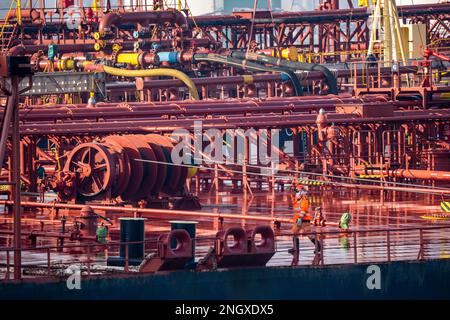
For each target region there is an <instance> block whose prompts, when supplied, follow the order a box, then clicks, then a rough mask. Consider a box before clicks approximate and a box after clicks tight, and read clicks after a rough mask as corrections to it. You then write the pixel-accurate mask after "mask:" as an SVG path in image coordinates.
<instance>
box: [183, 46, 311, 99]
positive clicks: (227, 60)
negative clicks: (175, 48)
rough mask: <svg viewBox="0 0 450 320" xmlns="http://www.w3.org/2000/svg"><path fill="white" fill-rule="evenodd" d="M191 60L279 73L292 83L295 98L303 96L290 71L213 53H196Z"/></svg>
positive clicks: (298, 83)
mask: <svg viewBox="0 0 450 320" xmlns="http://www.w3.org/2000/svg"><path fill="white" fill-rule="evenodd" d="M192 59H193V61H194V62H195V61H210V62H219V63H223V64H227V65H232V66H235V67H238V68H240V69H243V70H250V71H264V72H274V71H275V72H279V73H282V74H285V75H287V76H288V77H289V79H290V80H291V81H292V84H293V86H294V90H295V95H296V96H302V95H303V90H302V86H301V84H300V81H299V80H298V78H297V76H296V75H295V73H294V72H293V71H291V70H285V69H283V68H279V67H267V66H264V65H262V64H259V63H254V62H249V61H247V60H245V59H236V58H233V57H229V56H224V55H219V54H215V53H196V54H194V56H193V58H192Z"/></svg>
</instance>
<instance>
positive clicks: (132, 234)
mask: <svg viewBox="0 0 450 320" xmlns="http://www.w3.org/2000/svg"><path fill="white" fill-rule="evenodd" d="M145 220H147V219H145V218H119V221H120V243H121V245H120V247H119V256H118V257H109V258H108V260H107V265H108V266H121V267H123V266H128V265H132V266H137V265H140V264H141V262H142V260H144V256H145V252H144V241H145V239H144V238H145V229H144V228H145ZM130 242H132V243H131V244H130ZM134 242H137V243H134Z"/></svg>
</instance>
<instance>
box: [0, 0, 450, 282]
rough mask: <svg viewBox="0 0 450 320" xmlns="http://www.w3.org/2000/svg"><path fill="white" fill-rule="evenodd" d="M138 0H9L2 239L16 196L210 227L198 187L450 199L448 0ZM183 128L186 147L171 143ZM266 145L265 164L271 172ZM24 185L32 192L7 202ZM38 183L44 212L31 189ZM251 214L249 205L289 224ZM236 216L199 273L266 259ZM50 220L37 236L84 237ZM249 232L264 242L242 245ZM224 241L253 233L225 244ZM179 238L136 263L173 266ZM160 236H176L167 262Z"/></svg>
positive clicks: (186, 239) (3, 32)
mask: <svg viewBox="0 0 450 320" xmlns="http://www.w3.org/2000/svg"><path fill="white" fill-rule="evenodd" d="M150 2H151V3H148V2H146V3H145V4H143V3H141V2H137V3H136V4H133V5H129V4H128V5H125V4H124V3H123V2H122V1H119V2H118V6H116V7H113V6H111V4H110V3H109V1H106V2H105V3H103V5H100V4H98V3H97V2H95V4H94V6H92V7H86V6H83V5H82V1H80V2H78V1H74V0H71V1H70V0H63V1H57V7H56V8H47V7H44V3H43V2H41V3H40V4H39V5H38V6H37V7H29V5H30V4H28V3H27V4H26V5H23V4H21V3H20V1H17V2H16V1H15V2H13V4H12V6H11V9H10V10H9V11H8V12H7V13H6V16H5V17H4V19H3V20H2V21H0V24H1V29H0V44H1V57H0V58H1V59H0V72H1V76H2V82H1V90H2V94H3V98H2V102H3V105H5V108H2V112H1V114H0V120H1V121H2V136H1V144H0V146H1V147H2V148H1V150H0V151H1V157H0V159H1V163H0V184H1V193H2V194H3V195H5V196H6V198H7V199H5V200H1V201H2V203H3V204H5V205H6V206H7V207H8V208H9V209H10V211H11V212H13V213H14V225H15V228H16V229H14V235H15V238H14V239H15V242H20V239H21V235H23V234H22V233H21V232H22V231H21V229H20V220H21V215H20V206H22V207H24V208H28V209H30V208H35V209H36V208H41V209H42V210H44V209H45V210H44V212H46V214H47V213H48V212H47V211H46V208H47V209H49V210H50V212H52V210H55V209H56V208H58V209H61V210H63V209H67V210H68V209H71V210H79V209H80V208H84V209H83V210H84V211H83V212H91V211H89V210H91V209H89V208H97V209H98V210H101V211H102V212H104V214H105V215H106V214H109V213H111V212H117V210H122V209H123V210H124V211H123V212H124V213H125V212H126V213H127V214H132V213H133V210H135V211H134V217H135V218H136V217H138V216H140V215H141V214H155V213H156V211H152V210H158V209H161V210H163V211H160V212H165V213H166V214H168V215H169V216H170V215H171V214H172V215H177V214H178V215H180V216H189V214H190V215H192V216H195V214H198V215H197V217H208V218H211V217H215V218H218V221H219V222H223V216H222V217H221V216H220V215H216V216H214V214H213V213H205V212H203V211H204V210H203V211H198V212H195V211H194V210H200V209H201V200H199V197H200V198H201V195H202V194H206V193H214V194H215V195H216V196H217V197H218V196H219V195H220V194H223V193H224V192H232V193H243V197H247V196H248V195H250V196H252V195H253V193H257V192H269V193H273V192H275V190H284V189H285V187H286V188H288V187H290V186H291V185H292V182H297V183H299V184H303V185H304V186H309V187H310V188H311V189H312V190H317V191H318V192H323V191H326V190H332V189H334V190H336V189H343V190H349V189H350V190H355V189H359V190H360V189H366V190H370V192H373V191H374V190H376V191H380V192H381V194H382V195H383V194H384V193H385V192H387V191H395V192H397V191H398V192H408V193H414V192H421V193H430V194H437V195H442V196H443V197H445V196H446V195H448V194H449V193H450V189H449V185H450V161H449V158H450V109H449V108H448V106H449V100H448V99H450V86H449V84H448V80H449V77H448V75H449V74H448V59H446V57H447V56H448V42H449V39H450V35H449V34H448V30H449V19H450V3H441V4H430V5H413V6H399V7H396V6H393V5H392V4H393V1H380V3H381V2H382V3H383V4H380V3H378V4H377V6H376V7H375V11H374V12H375V14H379V15H380V16H377V17H374V16H371V11H370V10H368V8H367V7H357V8H354V7H353V6H352V5H351V6H350V7H348V5H347V2H346V8H342V3H343V2H344V1H341V3H340V1H330V0H325V1H321V5H320V6H319V7H318V8H317V9H316V10H313V11H306V12H272V11H270V10H267V11H265V10H253V11H235V12H233V13H232V14H230V15H217V16H192V15H191V14H190V10H189V7H188V6H187V4H183V3H178V4H177V5H176V6H168V5H167V4H166V3H165V1H159V0H155V1H150ZM348 3H349V4H351V1H349V2H348ZM364 3H365V2H363V3H362V4H364ZM367 5H369V4H367ZM371 18H376V19H378V20H379V21H378V24H376V23H375V22H373V24H371V23H370V21H369V20H370V19H371ZM394 18H395V21H396V22H395V25H396V26H397V27H396V28H395V30H397V31H398V32H397V33H396V34H395V37H394V38H390V36H388V35H387V33H388V32H387V29H386V28H387V26H388V25H389V21H391V20H390V19H394ZM377 27H378V28H379V30H375V29H374V28H377ZM395 30H391V31H392V32H394V31H395ZM381 35H384V37H385V38H384V40H385V41H379V40H377V39H376V38H377V37H381ZM386 37H389V39H390V42H387V40H386ZM371 38H372V40H371ZM392 39H394V40H392ZM400 42H401V43H400ZM389 43H390V45H389ZM391 45H392V46H397V51H401V58H399V57H400V55H393V54H392V51H391V49H392V48H391V47H388V46H391ZM388 52H389V54H388ZM396 53H399V52H396ZM386 57H387V58H386ZM3 110H4V111H3ZM11 123H12V124H13V125H12V128H11V130H10V131H11V132H8V128H9V126H10V124H11ZM5 128H6V129H5ZM212 132H214V134H215V136H214V135H213V136H211V135H212ZM199 133H200V138H199V136H198V134H199ZM10 135H11V139H10V138H9V136H10ZM183 138H186V139H187V138H188V139H189V140H190V141H193V144H191V145H188V146H187V147H186V148H184V149H180V150H179V149H177V148H178V145H179V143H180V141H181V140H183ZM199 139H200V140H199ZM219 139H222V140H223V141H224V143H219V147H218V148H216V150H215V151H211V146H212V145H214V143H216V144H217V141H218V140H219ZM275 141H276V142H277V143H275ZM237 145H240V146H241V147H242V148H241V149H239V148H238V147H236V146H237ZM273 145H276V147H273ZM208 146H209V149H208ZM219 149H221V150H220V152H219ZM238 149H239V150H238ZM219 155H221V156H222V158H224V159H227V160H230V161H228V162H227V161H225V162H219V161H217V159H219V158H220V157H219ZM199 156H201V158H202V159H203V160H204V161H203V162H201V163H197V162H196V160H198V159H196V157H199ZM186 157H187V158H188V159H189V161H187V162H186V161H185V162H177V161H176V159H178V158H183V159H185V158H186ZM218 157H219V158H218ZM268 157H270V159H274V158H276V159H277V166H278V167H277V171H276V172H275V171H274V168H273V163H270V162H267V161H264V160H265V159H267V158H268ZM254 159H257V160H254ZM21 192H23V193H24V194H27V195H29V196H30V197H31V198H32V199H31V200H30V201H27V202H24V203H22V204H20V201H19V200H18V199H20V197H21ZM48 192H52V193H53V192H54V194H55V195H56V200H55V201H54V202H53V207H51V206H49V204H48V203H47V204H46V203H45V202H46V201H34V200H37V199H36V197H39V195H41V196H42V199H41V200H45V196H46V194H47V195H48ZM11 200H12V201H11ZM444 202H445V201H444ZM80 206H81V207H80ZM83 206H88V207H89V208H87V209H86V207H83ZM52 208H53V209H52ZM30 210H33V209H30ZM146 210H147V211H146ZM170 210H173V212H172V213H171V212H170ZM177 210H178V211H177ZM48 214H50V213H48ZM201 214H203V216H202V215H201ZM69 215H70V213H69ZM85 218H86V217H85V216H84V218H83V219H85ZM229 218H230V219H240V218H242V217H240V216H235V215H233V214H230V215H229ZM262 218H263V219H259V220H258V219H256V218H252V217H248V219H255V221H261V222H264V223H267V222H272V223H273V222H276V224H275V225H277V226H279V223H280V222H286V221H291V219H290V218H280V219H278V218H273V217H267V216H266V217H262ZM221 219H222V220H221ZM283 219H284V220H283ZM338 224H339V223H336V224H333V222H331V224H329V225H330V226H333V225H334V226H337V225H338ZM74 225H75V226H76V224H74ZM234 228H235V229H229V230H222V231H221V232H219V233H218V234H217V235H216V237H217V239H216V240H217V242H216V243H215V246H214V250H212V251H211V252H208V255H207V256H206V257H205V259H204V260H202V262H203V264H200V267H202V268H212V267H211V266H212V265H214V263H217V262H218V263H219V265H223V266H228V267H233V266H239V265H240V263H241V264H242V263H243V262H242V261H247V262H248V263H247V264H245V265H247V266H250V265H254V263H255V261H260V262H261V263H260V265H265V264H266V263H267V262H268V261H269V260H270V258H271V257H272V256H273V252H272V250H274V247H273V246H272V245H273V242H274V241H275V240H274V239H275V235H274V234H273V231H272V229H271V228H269V229H267V226H258V227H257V228H255V229H251V230H244V229H243V228H237V227H234ZM258 228H259V229H258ZM255 230H257V232H256V231H255ZM8 232H9V231H8ZM33 232H34V231H31V233H30V235H33V234H34V236H33V237H32V238H34V237H35V236H36V234H37V233H33ZM52 232H53V231H52ZM52 232H48V233H47V234H46V232H44V231H42V230H41V231H40V233H39V237H46V236H48V237H56V238H58V239H60V240H61V239H65V241H81V240H82V238H83V237H80V236H77V237H66V236H65V235H61V234H59V233H54V232H53V233H52ZM6 234H8V233H6ZM255 234H259V236H260V237H262V238H263V239H265V240H264V241H263V243H264V245H260V244H255V243H253V242H252V241H256V240H255V239H254V238H255ZM228 235H232V236H233V237H234V238H235V239H241V241H243V242H245V241H246V240H244V239H247V240H248V241H249V242H248V243H249V245H248V246H247V247H245V248H244V247H242V248H240V247H232V248H231V247H230V248H228V247H227V244H226V239H227V237H228ZM90 236H92V235H88V234H87V235H85V237H84V239H85V240H89V239H90V240H92V237H91V238H90ZM191 237H192V235H191V234H188V233H187V232H182V231H179V230H178V231H177V230H175V231H171V233H170V234H168V235H164V236H162V237H160V238H158V244H157V248H156V249H157V260H152V261H150V262H149V261H147V260H146V261H147V264H144V265H142V266H141V270H143V271H147V272H148V271H149V270H150V271H151V272H154V271H158V270H171V269H180V268H184V267H185V266H186V263H187V262H189V261H191V259H192V255H191V254H192V248H193V247H195V244H194V242H195V241H194V240H195V239H194V238H193V239H191ZM67 238H70V239H69V240H67ZM94 239H95V237H94ZM97 240H98V239H97ZM173 241H178V242H179V243H184V244H185V247H184V249H183V250H182V249H180V251H179V252H178V253H179V255H178V256H177V255H176V254H177V253H176V252H175V253H173V252H171V251H170V250H169V249H170V247H171V243H172V242H173ZM238 242H239V241H238ZM60 244H62V242H61V243H60ZM14 248H15V253H16V256H15V257H16V258H15V259H16V260H15V261H14V263H15V264H14V266H15V276H16V278H20V277H21V269H20V255H18V254H17V252H19V251H20V246H17V244H15V247H14ZM168 248H169V249H168ZM186 248H187V249H186ZM233 248H234V249H233ZM121 250H122V249H121ZM233 250H235V251H233ZM236 250H237V251H236ZM239 250H242V252H241V253H239V252H238V251H239ZM124 252H125V251H124ZM239 254H241V255H246V257H247V258H246V259H241V260H240V258H242V256H241V257H240V258H239ZM250 256H251V257H253V258H249V257H250ZM8 257H9V255H8ZM213 258H214V259H213ZM158 259H159V260H158ZM165 259H168V260H165ZM177 259H178V260H177ZM318 259H319V260H316V261H315V263H316V264H318V263H320V257H318ZM227 261H228V262H227ZM322 263H323V260H322ZM256 265H258V263H256ZM205 266H206V267H205ZM125 268H126V269H127V270H128V265H127V264H126V266H125Z"/></svg>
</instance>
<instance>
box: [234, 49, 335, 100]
mask: <svg viewBox="0 0 450 320" xmlns="http://www.w3.org/2000/svg"><path fill="white" fill-rule="evenodd" d="M230 56H231V57H233V58H237V59H247V60H251V61H258V62H262V63H266V64H270V65H273V66H278V67H285V68H288V69H291V70H304V71H320V72H322V74H323V76H324V77H325V80H326V82H327V84H328V88H329V92H330V93H332V94H338V87H337V80H336V77H335V76H334V75H333V73H332V72H331V71H330V69H328V68H327V67H325V66H323V65H320V64H313V63H305V62H298V61H290V60H286V59H282V58H274V57H269V56H266V55H262V54H256V53H252V52H250V53H244V52H241V51H232V52H231V54H230Z"/></svg>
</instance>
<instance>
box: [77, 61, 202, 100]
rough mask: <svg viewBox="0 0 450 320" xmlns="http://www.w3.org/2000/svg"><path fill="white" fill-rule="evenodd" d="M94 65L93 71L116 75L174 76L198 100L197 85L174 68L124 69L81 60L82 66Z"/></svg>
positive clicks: (193, 98)
mask: <svg viewBox="0 0 450 320" xmlns="http://www.w3.org/2000/svg"><path fill="white" fill-rule="evenodd" d="M92 65H93V66H94V69H92V68H90V69H92V70H95V71H103V72H105V73H107V74H110V75H112V76H118V77H157V76H167V77H174V78H177V79H179V80H180V81H183V83H184V84H185V85H186V87H187V88H188V89H189V92H190V94H191V97H192V100H200V98H199V95H198V90H197V86H196V85H195V84H194V82H193V81H192V79H191V78H189V77H188V75H187V74H185V73H184V72H181V71H179V70H175V69H168V68H160V69H141V70H125V69H120V68H113V67H108V66H105V65H94V63H93V62H91V61H85V62H83V67H85V68H86V67H88V66H92Z"/></svg>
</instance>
